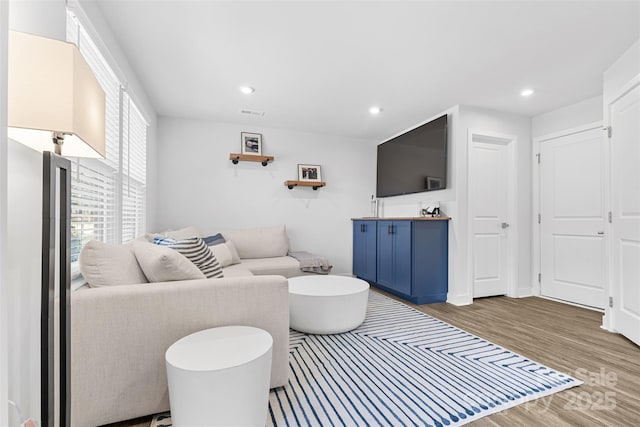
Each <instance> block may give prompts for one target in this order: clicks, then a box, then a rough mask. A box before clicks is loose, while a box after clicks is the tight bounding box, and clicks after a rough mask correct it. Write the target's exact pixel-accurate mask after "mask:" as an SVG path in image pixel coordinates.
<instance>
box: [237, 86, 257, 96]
mask: <svg viewBox="0 0 640 427" xmlns="http://www.w3.org/2000/svg"><path fill="white" fill-rule="evenodd" d="M255 91H256V90H255V89H254V88H252V87H251V86H242V87H241V88H240V92H242V93H244V94H245V95H249V94H251V93H253V92H255Z"/></svg>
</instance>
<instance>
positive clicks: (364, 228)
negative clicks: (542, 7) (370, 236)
mask: <svg viewBox="0 0 640 427" xmlns="http://www.w3.org/2000/svg"><path fill="white" fill-rule="evenodd" d="M362 232H363V233H366V232H367V224H362Z"/></svg>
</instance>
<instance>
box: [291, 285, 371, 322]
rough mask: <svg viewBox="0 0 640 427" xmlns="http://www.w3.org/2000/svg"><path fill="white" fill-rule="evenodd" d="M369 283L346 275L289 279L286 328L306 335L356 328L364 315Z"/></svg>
mask: <svg viewBox="0 0 640 427" xmlns="http://www.w3.org/2000/svg"><path fill="white" fill-rule="evenodd" d="M368 298H369V284H368V283H367V282H365V281H364V280H360V279H356V278H353V277H346V276H300V277H293V278H291V279H289V325H290V326H291V328H292V329H295V330H296V331H300V332H306V333H309V334H340V333H342V332H347V331H350V330H352V329H355V328H357V327H358V326H360V325H361V324H362V322H363V321H364V317H365V315H366V314H367V301H368Z"/></svg>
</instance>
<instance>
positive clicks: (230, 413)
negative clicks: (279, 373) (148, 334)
mask: <svg viewBox="0 0 640 427" xmlns="http://www.w3.org/2000/svg"><path fill="white" fill-rule="evenodd" d="M272 346H273V338H272V337H271V335H270V334H269V333H268V332H266V331H263V330H262V329H258V328H253V327H250V326H224V327H220V328H213V329H206V330H204V331H200V332H196V333H194V334H191V335H188V336H186V337H184V338H181V339H179V340H178V341H176V342H175V343H174V344H173V345H171V346H170V347H169V349H168V350H167V352H166V354H165V360H166V365H167V380H168V383H169V401H170V405H171V421H172V423H173V425H174V426H175V427H186V426H193V427H196V426H198V427H201V426H205V425H206V426H264V424H265V422H266V419H267V407H268V403H269V380H270V376H271V351H272Z"/></svg>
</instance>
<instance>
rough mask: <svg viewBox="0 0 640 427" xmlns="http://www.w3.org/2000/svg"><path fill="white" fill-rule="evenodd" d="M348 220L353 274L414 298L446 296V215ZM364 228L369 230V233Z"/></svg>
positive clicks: (424, 299)
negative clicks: (352, 228)
mask: <svg viewBox="0 0 640 427" xmlns="http://www.w3.org/2000/svg"><path fill="white" fill-rule="evenodd" d="M353 224H354V230H353V235H354V240H353V260H354V262H353V273H354V275H356V276H357V277H360V278H362V279H365V280H367V281H369V282H370V283H371V284H372V285H373V286H376V287H378V288H380V289H383V290H385V291H387V292H390V293H392V294H394V295H397V296H399V297H401V298H404V299H406V300H409V301H411V302H413V303H416V304H426V303H432V302H443V301H446V299H447V291H448V251H449V244H448V230H449V222H448V218H438V219H394V220H384V219H381V220H354V222H353ZM365 229H366V230H369V233H371V230H374V231H375V233H374V234H375V236H372V235H371V234H368V233H366V232H365V231H364V230H365ZM372 252H373V253H372ZM372 263H373V267H372Z"/></svg>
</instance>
